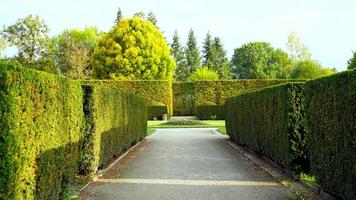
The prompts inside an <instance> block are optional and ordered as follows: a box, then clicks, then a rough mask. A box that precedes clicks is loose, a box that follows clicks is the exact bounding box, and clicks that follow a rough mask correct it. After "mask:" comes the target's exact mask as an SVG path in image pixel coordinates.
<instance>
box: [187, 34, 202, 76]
mask: <svg viewBox="0 0 356 200" xmlns="http://www.w3.org/2000/svg"><path fill="white" fill-rule="evenodd" d="M185 55H186V59H187V63H188V67H189V72H190V73H192V72H194V71H195V70H196V69H197V68H199V67H200V61H201V57H200V53H199V48H198V45H197V39H196V38H195V35H194V31H193V30H192V29H190V31H189V34H188V41H187V45H186V48H185Z"/></svg>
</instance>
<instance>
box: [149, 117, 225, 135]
mask: <svg viewBox="0 0 356 200" xmlns="http://www.w3.org/2000/svg"><path fill="white" fill-rule="evenodd" d="M202 121H203V122H205V123H206V125H184V126H182V125H163V123H164V122H165V121H157V120H156V121H148V122H147V123H148V128H147V135H150V134H152V133H153V132H154V131H155V130H156V128H218V131H219V132H221V133H222V134H226V128H225V120H202Z"/></svg>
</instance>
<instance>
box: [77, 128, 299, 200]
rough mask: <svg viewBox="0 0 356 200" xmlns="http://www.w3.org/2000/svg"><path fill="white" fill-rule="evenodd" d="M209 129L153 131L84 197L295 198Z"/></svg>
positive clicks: (170, 199)
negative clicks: (136, 149) (132, 153)
mask: <svg viewBox="0 0 356 200" xmlns="http://www.w3.org/2000/svg"><path fill="white" fill-rule="evenodd" d="M227 138H228V137H227V136H224V135H221V134H216V133H214V132H213V131H212V129H158V130H157V131H156V132H155V133H154V134H153V135H150V136H148V137H147V138H146V142H145V143H144V145H143V147H141V148H140V149H139V150H138V151H137V152H135V153H134V155H131V156H129V157H130V158H128V160H126V161H125V162H124V163H121V164H118V166H115V167H114V168H113V169H112V171H109V172H108V174H109V175H106V176H104V177H102V178H100V179H98V181H97V182H96V183H94V184H92V185H91V186H90V187H88V188H87V189H86V190H84V194H85V195H83V197H84V199H98V200H99V199H100V200H106V199H107V200H111V199H112V200H114V199H115V200H116V199H120V200H126V199H127V200H156V199H157V200H175V199H179V200H200V199H204V200H212V199H216V200H218V199H219V200H220V199H221V200H230V199H231V200H232V199H233V200H238V199H243V200H246V199H271V200H272V199H273V200H275V199H295V196H294V194H292V193H291V192H289V191H288V190H287V189H286V188H284V187H283V186H282V185H280V184H279V183H277V182H276V181H274V180H273V179H272V178H271V177H270V176H269V175H268V174H266V173H265V172H263V171H262V170H261V169H260V168H258V167H257V166H255V164H254V163H252V162H251V161H249V160H248V159H246V158H245V157H244V156H242V155H240V154H239V153H238V152H237V151H236V150H234V149H233V148H232V147H230V146H229V145H228V144H227V142H226V140H227Z"/></svg>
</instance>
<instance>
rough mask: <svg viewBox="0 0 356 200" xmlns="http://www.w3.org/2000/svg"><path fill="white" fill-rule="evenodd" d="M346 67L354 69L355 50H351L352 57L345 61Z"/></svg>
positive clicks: (355, 64)
mask: <svg viewBox="0 0 356 200" xmlns="http://www.w3.org/2000/svg"><path fill="white" fill-rule="evenodd" d="M347 64H348V66H347V69H356V51H354V52H353V57H352V58H350V60H349V61H348V62H347Z"/></svg>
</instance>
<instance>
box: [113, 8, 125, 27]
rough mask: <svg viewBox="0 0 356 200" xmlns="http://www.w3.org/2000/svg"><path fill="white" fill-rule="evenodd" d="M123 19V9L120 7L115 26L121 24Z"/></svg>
mask: <svg viewBox="0 0 356 200" xmlns="http://www.w3.org/2000/svg"><path fill="white" fill-rule="evenodd" d="M123 18H124V17H123V15H122V11H121V8H120V7H119V8H118V9H117V12H116V19H115V24H117V23H119V22H120V21H121V20H122V19H123Z"/></svg>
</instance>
